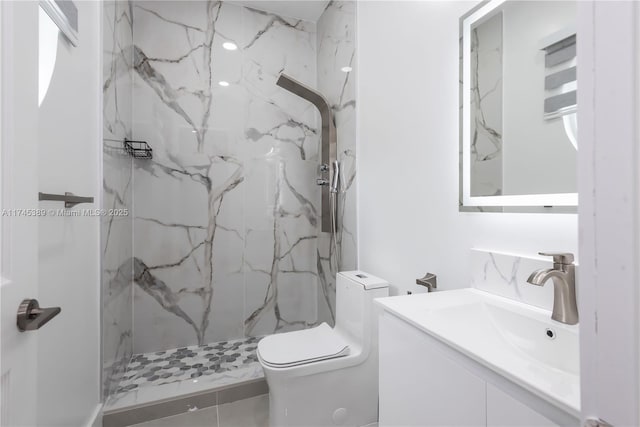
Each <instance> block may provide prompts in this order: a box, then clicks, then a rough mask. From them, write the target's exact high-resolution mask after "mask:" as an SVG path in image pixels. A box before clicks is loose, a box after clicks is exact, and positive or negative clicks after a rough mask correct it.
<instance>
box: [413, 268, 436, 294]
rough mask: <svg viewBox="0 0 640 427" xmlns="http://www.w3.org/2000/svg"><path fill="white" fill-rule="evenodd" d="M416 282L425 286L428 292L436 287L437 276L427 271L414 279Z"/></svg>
mask: <svg viewBox="0 0 640 427" xmlns="http://www.w3.org/2000/svg"><path fill="white" fill-rule="evenodd" d="M416 284H418V285H420V286H424V287H426V288H427V291H428V292H431V291H433V290H434V289H436V288H437V287H438V278H437V277H436V275H435V274H433V273H427V274H425V275H424V277H423V278H421V279H416Z"/></svg>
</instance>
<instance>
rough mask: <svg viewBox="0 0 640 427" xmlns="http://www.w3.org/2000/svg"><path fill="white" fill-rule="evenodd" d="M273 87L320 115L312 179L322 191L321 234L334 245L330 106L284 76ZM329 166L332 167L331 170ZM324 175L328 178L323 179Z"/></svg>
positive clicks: (335, 174) (335, 184) (335, 189)
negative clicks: (316, 163) (315, 172)
mask: <svg viewBox="0 0 640 427" xmlns="http://www.w3.org/2000/svg"><path fill="white" fill-rule="evenodd" d="M276 84H277V85H278V86H280V87H281V88H283V89H286V90H288V91H289V92H291V93H293V94H294V95H298V96H299V97H301V98H303V99H305V100H307V101H309V102H311V103H312V104H313V105H315V106H316V108H317V109H318V111H320V118H321V120H322V132H321V135H322V144H321V165H320V167H319V168H318V173H319V176H318V178H317V179H316V184H317V185H320V186H321V187H322V205H321V209H320V210H321V224H322V231H323V232H329V233H332V234H333V238H334V242H335V241H336V240H337V235H336V234H335V232H336V230H337V213H338V203H337V193H339V182H340V176H339V175H340V166H339V164H338V159H337V136H336V126H335V123H334V121H333V112H332V111H331V106H330V105H329V102H328V101H327V100H326V98H325V97H324V96H322V95H321V94H320V93H319V92H317V91H315V90H313V89H311V88H310V87H308V86H306V85H304V84H302V83H300V82H299V81H297V80H295V79H292V78H291V77H289V76H287V75H286V74H284V73H282V74H280V77H279V78H278V81H277V82H276ZM329 165H332V168H331V169H330V168H329ZM327 173H328V174H329V176H328V177H325V174H327ZM332 198H335V200H331V199H332Z"/></svg>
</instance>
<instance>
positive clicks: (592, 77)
mask: <svg viewBox="0 0 640 427" xmlns="http://www.w3.org/2000/svg"><path fill="white" fill-rule="evenodd" d="M578 8H579V9H578V11H579V13H578V17H579V21H578V22H579V25H578V32H577V34H578V40H579V42H578V58H579V59H578V64H579V65H578V87H579V89H578V92H579V95H578V96H579V108H580V114H578V121H579V123H578V127H579V151H578V153H579V155H578V164H579V167H578V176H579V183H580V188H579V192H580V206H579V208H578V211H579V215H580V216H579V222H580V267H579V271H578V293H579V299H580V301H579V302H580V305H579V310H580V359H581V360H580V369H581V379H580V380H581V393H582V396H581V398H582V399H581V400H582V408H581V409H582V418H583V422H584V425H589V424H588V423H589V419H591V420H598V419H600V420H602V421H603V422H606V423H608V424H610V425H615V426H638V425H640V360H639V359H640V324H639V319H640V311H639V309H640V304H639V302H640V301H639V297H640V292H638V287H639V284H640V263H639V262H638V260H639V259H640V245H639V242H640V206H639V205H638V203H639V201H640V186H639V185H638V183H639V182H640V167H639V165H640V158H639V154H640V151H639V150H638V146H639V144H638V135H639V133H638V130H639V128H640V122H638V114H639V112H640V108H639V107H640V97H639V94H640V86H639V84H640V72H639V71H640V66H639V62H638V61H639V59H640V33H639V32H638V28H639V23H640V3H638V2H632V1H618V2H604V1H583V2H579V3H578ZM604 425H606V424H604Z"/></svg>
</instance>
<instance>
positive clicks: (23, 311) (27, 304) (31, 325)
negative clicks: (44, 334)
mask: <svg viewBox="0 0 640 427" xmlns="http://www.w3.org/2000/svg"><path fill="white" fill-rule="evenodd" d="M61 311H62V309H61V308H60V307H49V308H40V305H39V304H38V300H37V299H25V300H23V301H22V303H21V304H20V306H19V307H18V321H17V325H18V330H19V331H20V332H24V331H35V330H36V329H40V328H41V327H42V326H44V324H45V323H47V322H48V321H49V320H51V319H53V318H54V317H56V316H57V315H58V314H59V313H60V312H61Z"/></svg>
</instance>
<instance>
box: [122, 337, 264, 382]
mask: <svg viewBox="0 0 640 427" xmlns="http://www.w3.org/2000/svg"><path fill="white" fill-rule="evenodd" d="M258 341H260V338H257V337H251V338H246V339H242V340H235V341H221V342H217V343H212V344H206V345H200V346H198V345H195V346H191V347H182V348H176V349H172V350H165V351H157V352H153V353H144V354H136V355H134V356H133V357H132V358H131V361H130V362H129V365H128V366H127V369H126V371H125V373H124V375H123V377H122V380H121V381H120V384H119V386H118V388H117V390H116V393H125V392H128V391H133V390H135V389H138V388H140V387H145V386H149V385H160V384H169V383H174V382H177V381H184V380H192V379H196V378H198V377H201V376H203V375H213V374H216V373H223V372H228V371H232V370H235V369H239V368H243V367H248V366H250V365H252V364H258V363H259V362H258V356H257V355H256V349H257V348H258Z"/></svg>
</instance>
